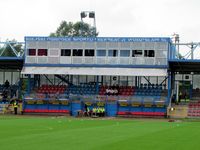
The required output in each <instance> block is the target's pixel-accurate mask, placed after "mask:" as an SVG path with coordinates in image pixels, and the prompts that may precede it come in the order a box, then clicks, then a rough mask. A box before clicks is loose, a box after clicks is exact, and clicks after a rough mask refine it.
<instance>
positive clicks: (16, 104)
mask: <svg viewBox="0 0 200 150" xmlns="http://www.w3.org/2000/svg"><path fill="white" fill-rule="evenodd" d="M17 107H18V103H17V101H16V100H15V101H14V103H13V108H14V113H15V115H17Z"/></svg>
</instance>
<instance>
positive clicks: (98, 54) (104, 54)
mask: <svg viewBox="0 0 200 150" xmlns="http://www.w3.org/2000/svg"><path fill="white" fill-rule="evenodd" d="M97 56H100V57H103V56H106V50H97Z"/></svg>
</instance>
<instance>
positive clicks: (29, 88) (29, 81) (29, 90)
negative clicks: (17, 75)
mask: <svg viewBox="0 0 200 150" xmlns="http://www.w3.org/2000/svg"><path fill="white" fill-rule="evenodd" d="M30 92H31V75H30V74H29V75H28V89H27V94H30Z"/></svg>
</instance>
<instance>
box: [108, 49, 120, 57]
mask: <svg viewBox="0 0 200 150" xmlns="http://www.w3.org/2000/svg"><path fill="white" fill-rule="evenodd" d="M108 56H109V57H117V56H118V50H108Z"/></svg>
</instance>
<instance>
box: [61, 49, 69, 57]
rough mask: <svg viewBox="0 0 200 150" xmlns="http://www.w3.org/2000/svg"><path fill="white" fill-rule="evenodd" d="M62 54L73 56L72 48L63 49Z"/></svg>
mask: <svg viewBox="0 0 200 150" xmlns="http://www.w3.org/2000/svg"><path fill="white" fill-rule="evenodd" d="M61 56H71V49H61Z"/></svg>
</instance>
